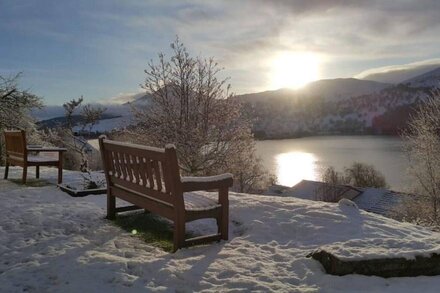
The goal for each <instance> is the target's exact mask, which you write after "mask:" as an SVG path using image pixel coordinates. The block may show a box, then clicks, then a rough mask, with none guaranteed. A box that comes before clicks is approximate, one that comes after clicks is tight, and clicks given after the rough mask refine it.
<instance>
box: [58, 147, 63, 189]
mask: <svg viewBox="0 0 440 293" xmlns="http://www.w3.org/2000/svg"><path fill="white" fill-rule="evenodd" d="M61 182H63V153H62V152H60V153H59V155H58V184H61Z"/></svg>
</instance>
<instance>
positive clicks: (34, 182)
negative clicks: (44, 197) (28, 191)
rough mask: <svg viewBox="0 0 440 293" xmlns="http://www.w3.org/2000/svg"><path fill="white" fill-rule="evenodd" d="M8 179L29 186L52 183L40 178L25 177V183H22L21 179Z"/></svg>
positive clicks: (42, 185)
mask: <svg viewBox="0 0 440 293" xmlns="http://www.w3.org/2000/svg"><path fill="white" fill-rule="evenodd" d="M8 180H9V181H11V182H13V183H15V184H18V185H23V186H30V187H44V186H49V185H53V184H52V183H50V182H48V181H46V180H42V179H27V180H26V184H23V182H22V181H21V179H8Z"/></svg>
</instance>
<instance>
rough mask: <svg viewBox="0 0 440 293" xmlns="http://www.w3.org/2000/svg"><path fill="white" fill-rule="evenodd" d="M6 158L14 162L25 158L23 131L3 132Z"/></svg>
mask: <svg viewBox="0 0 440 293" xmlns="http://www.w3.org/2000/svg"><path fill="white" fill-rule="evenodd" d="M4 135H5V147H6V156H7V157H9V158H11V159H15V160H24V159H25V158H26V157H27V149H26V133H25V131H24V130H5V131H4Z"/></svg>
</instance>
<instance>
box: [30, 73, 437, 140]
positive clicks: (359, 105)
mask: <svg viewBox="0 0 440 293" xmlns="http://www.w3.org/2000/svg"><path fill="white" fill-rule="evenodd" d="M438 87H440V68H436V69H435V70H431V71H429V72H425V73H423V74H421V75H419V76H416V77H413V78H411V79H409V80H405V81H404V82H403V83H400V84H397V85H392V84H387V83H380V82H375V81H369V80H359V79H355V78H338V79H326V80H319V81H315V82H313V83H311V84H309V85H307V86H306V87H304V88H302V89H299V90H291V89H279V90H275V91H265V92H260V93H251V94H244V95H238V96H235V97H234V98H235V99H238V100H240V101H241V102H243V103H245V104H247V105H248V106H249V107H245V109H246V111H247V112H248V114H249V115H250V117H251V118H253V120H254V125H253V131H254V134H255V136H256V137H257V138H261V139H271V138H291V137H299V136H305V135H319V134H397V133H399V132H400V131H401V130H402V129H404V128H405V127H406V125H407V123H408V120H409V117H410V115H411V113H413V112H414V108H415V107H416V106H417V104H418V103H420V102H421V101H423V100H424V99H425V98H426V97H427V96H428V95H430V94H431V92H432V90H433V89H434V88H438ZM150 100H151V96H149V95H143V96H139V97H137V99H136V100H134V101H132V102H131V103H125V104H120V105H114V104H113V105H103V106H104V107H106V108H107V111H106V112H105V116H104V119H102V120H101V121H100V123H99V124H98V125H96V126H95V127H94V128H93V130H94V131H99V132H105V131H110V130H112V129H114V128H121V127H125V126H127V125H129V124H130V123H131V121H132V111H131V107H132V106H134V107H138V106H148V104H149V103H150ZM46 111H47V112H45V111H44V110H42V111H36V112H35V113H34V116H35V117H37V119H38V117H40V119H39V120H43V121H41V122H40V124H41V125H53V124H54V122H59V121H62V120H63V119H64V118H63V117H60V116H62V115H63V109H62V107H61V106H59V107H58V108H56V107H49V108H48V109H47V110H46ZM50 115H52V116H54V117H55V118H54V117H51V116H50ZM57 115H58V116H57ZM41 117H45V119H41Z"/></svg>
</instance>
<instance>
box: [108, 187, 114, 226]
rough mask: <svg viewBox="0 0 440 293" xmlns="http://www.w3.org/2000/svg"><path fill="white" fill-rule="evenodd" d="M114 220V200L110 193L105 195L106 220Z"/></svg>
mask: <svg viewBox="0 0 440 293" xmlns="http://www.w3.org/2000/svg"><path fill="white" fill-rule="evenodd" d="M115 218H116V199H115V197H114V196H113V195H111V194H110V193H107V219H109V220H114V219H115Z"/></svg>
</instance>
